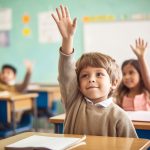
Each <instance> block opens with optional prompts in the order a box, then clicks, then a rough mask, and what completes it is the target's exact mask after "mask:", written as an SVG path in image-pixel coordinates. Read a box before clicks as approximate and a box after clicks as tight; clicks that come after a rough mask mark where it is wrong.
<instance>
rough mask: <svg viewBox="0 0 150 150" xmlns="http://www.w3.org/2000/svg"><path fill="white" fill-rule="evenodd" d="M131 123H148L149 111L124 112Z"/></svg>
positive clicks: (149, 118) (149, 119)
mask: <svg viewBox="0 0 150 150" xmlns="http://www.w3.org/2000/svg"><path fill="white" fill-rule="evenodd" d="M126 112H127V115H128V116H129V118H130V119H131V120H133V121H148V122H149V121H150V111H126Z"/></svg>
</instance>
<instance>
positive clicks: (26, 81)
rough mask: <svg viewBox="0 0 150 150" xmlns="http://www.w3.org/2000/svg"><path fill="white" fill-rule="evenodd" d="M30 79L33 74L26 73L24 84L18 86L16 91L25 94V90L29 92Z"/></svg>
mask: <svg viewBox="0 0 150 150" xmlns="http://www.w3.org/2000/svg"><path fill="white" fill-rule="evenodd" d="M30 78H31V73H29V72H26V75H25V78H24V80H23V82H22V83H21V84H17V85H16V89H17V91H18V92H25V90H27V86H28V85H29V82H30Z"/></svg>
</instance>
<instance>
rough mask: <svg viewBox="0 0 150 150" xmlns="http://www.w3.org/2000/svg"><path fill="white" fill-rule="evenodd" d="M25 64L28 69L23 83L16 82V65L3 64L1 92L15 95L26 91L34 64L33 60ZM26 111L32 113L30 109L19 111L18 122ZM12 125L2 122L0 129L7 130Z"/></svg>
mask: <svg viewBox="0 0 150 150" xmlns="http://www.w3.org/2000/svg"><path fill="white" fill-rule="evenodd" d="M25 65H26V70H27V71H26V75H25V78H24V81H23V82H22V83H21V84H16V83H15V80H16V74H17V70H16V68H15V67H14V66H12V65H10V64H4V65H3V66H2V69H1V73H0V92H2V95H3V92H6V91H7V92H9V93H11V94H13V95H16V94H19V93H22V92H25V90H26V89H27V86H28V84H29V80H30V76H31V72H32V64H31V62H29V61H26V62H25ZM9 93H8V94H9ZM26 113H30V112H29V111H25V112H17V113H16V114H15V119H16V122H18V123H19V122H20V120H21V118H22V116H23V114H26ZM10 126H11V123H8V124H6V125H3V124H2V123H1V122H0V130H5V128H7V127H10Z"/></svg>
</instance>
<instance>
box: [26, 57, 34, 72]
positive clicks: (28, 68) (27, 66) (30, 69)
mask: <svg viewBox="0 0 150 150" xmlns="http://www.w3.org/2000/svg"><path fill="white" fill-rule="evenodd" d="M24 64H25V66H26V70H27V72H29V73H31V72H32V70H33V63H32V62H31V61H29V60H25V61H24Z"/></svg>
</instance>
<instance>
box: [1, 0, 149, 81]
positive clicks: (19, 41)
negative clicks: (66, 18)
mask: <svg viewBox="0 0 150 150" xmlns="http://www.w3.org/2000/svg"><path fill="white" fill-rule="evenodd" d="M59 4H64V5H68V7H69V9H70V12H71V16H72V17H75V16H77V19H78V27H77V31H76V35H75V40H74V48H75V50H76V52H75V57H76V58H78V57H79V56H80V55H81V54H82V52H83V49H84V47H83V21H82V18H83V17H84V16H97V15H113V16H115V17H116V19H117V20H120V19H127V20H128V19H131V16H132V15H134V14H146V15H149V14H150V9H149V6H150V1H149V0H134V1H131V0H107V1H106V0H75V1H73V0H72V1H71V0H0V9H2V8H11V9H12V29H11V30H10V33H9V34H10V44H9V46H8V47H0V66H2V64H4V63H11V64H13V65H15V66H16V68H17V69H18V78H17V80H18V81H21V80H22V79H23V76H24V73H25V66H24V64H23V62H24V60H26V59H29V60H31V61H32V62H33V63H34V69H33V75H32V79H31V81H32V82H40V83H51V84H57V83H58V82H57V76H58V72H57V65H58V56H59V52H58V49H59V47H60V44H61V42H60V41H58V42H55V43H46V44H42V43H40V42H39V39H38V15H39V13H41V12H45V11H54V10H55V8H56V7H58V6H59ZM25 13H27V14H29V16H30V17H31V20H30V23H29V24H28V25H27V26H29V28H30V29H31V35H30V36H29V37H24V36H23V35H22V29H23V28H24V26H25V25H24V24H23V23H22V20H21V19H22V16H23V15H24V14H25ZM49 16H50V15H49ZM50 17H51V16H50Z"/></svg>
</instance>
